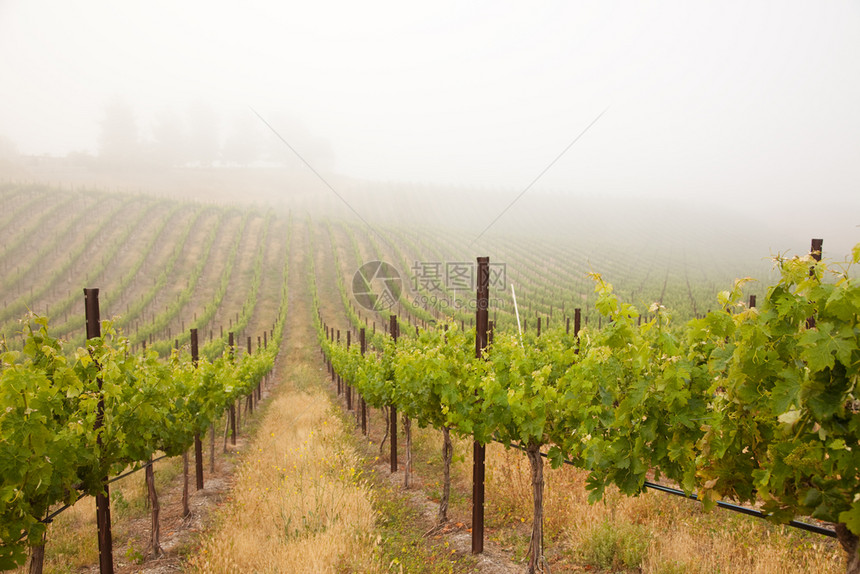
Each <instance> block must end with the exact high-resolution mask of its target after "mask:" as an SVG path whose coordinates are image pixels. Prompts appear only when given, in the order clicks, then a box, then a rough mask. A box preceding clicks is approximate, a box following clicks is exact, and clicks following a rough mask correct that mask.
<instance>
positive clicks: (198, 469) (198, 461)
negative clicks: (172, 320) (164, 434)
mask: <svg viewBox="0 0 860 574" xmlns="http://www.w3.org/2000/svg"><path fill="white" fill-rule="evenodd" d="M199 360H200V348H199V344H198V340H197V329H191V363H192V364H193V365H194V368H195V369H196V368H197V362H198V361H199ZM194 473H195V478H196V479H197V490H203V441H201V440H200V433H199V432H195V433H194Z"/></svg>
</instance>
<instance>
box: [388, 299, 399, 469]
mask: <svg viewBox="0 0 860 574" xmlns="http://www.w3.org/2000/svg"><path fill="white" fill-rule="evenodd" d="M389 319H390V323H389V325H390V326H389V329H388V332H389V333H390V334H391V338H392V339H394V344H395V345H397V315H390V316H389ZM388 425H389V431H388V432H389V434H391V472H397V407H395V406H394V403H391V405H390V406H389V407H388Z"/></svg>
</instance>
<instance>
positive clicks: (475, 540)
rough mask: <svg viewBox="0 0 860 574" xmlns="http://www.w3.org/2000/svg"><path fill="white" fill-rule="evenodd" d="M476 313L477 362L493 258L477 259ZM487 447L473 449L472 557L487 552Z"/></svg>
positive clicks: (486, 315) (484, 338)
mask: <svg viewBox="0 0 860 574" xmlns="http://www.w3.org/2000/svg"><path fill="white" fill-rule="evenodd" d="M476 298H477V301H476V303H477V305H476V311H475V358H478V359H480V358H481V357H482V356H483V354H484V350H485V349H486V348H487V340H488V337H487V335H488V333H487V331H488V330H489V313H488V309H489V299H490V258H489V257H478V289H477V293H476ZM486 454H487V447H486V446H485V445H483V444H481V443H479V442H478V441H474V443H473V445H472V554H481V553H482V552H483V551H484V476H485V471H486Z"/></svg>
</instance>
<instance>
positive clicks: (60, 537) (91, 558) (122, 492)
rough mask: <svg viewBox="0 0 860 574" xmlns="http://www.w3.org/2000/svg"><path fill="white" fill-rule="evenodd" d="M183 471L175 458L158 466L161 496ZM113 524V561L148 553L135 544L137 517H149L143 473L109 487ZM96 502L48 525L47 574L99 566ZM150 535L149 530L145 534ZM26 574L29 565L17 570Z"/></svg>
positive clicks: (87, 500) (87, 501)
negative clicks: (133, 540)
mask: <svg viewBox="0 0 860 574" xmlns="http://www.w3.org/2000/svg"><path fill="white" fill-rule="evenodd" d="M181 472H182V459H181V458H180V457H174V458H169V459H164V460H162V461H159V462H156V463H155V482H156V488H157V489H158V491H159V492H160V493H162V492H163V491H164V490H165V489H166V488H167V487H168V485H169V484H170V483H171V482H172V481H173V480H174V479H175V477H176V476H177V475H179V474H180V473H181ZM110 489H111V490H110V494H111V522H112V532H113V543H114V560H115V562H116V564H117V566H118V567H119V566H120V565H122V564H123V563H127V562H133V561H137V560H139V559H140V558H141V557H142V553H144V552H145V551H146V548H144V547H143V544H140V543H137V546H135V542H132V538H133V537H139V536H138V535H139V534H140V533H139V532H137V531H136V528H137V526H136V525H135V524H133V523H132V522H131V520H132V519H134V518H139V517H141V516H146V514H147V512H148V510H147V509H146V504H147V491H146V484H145V482H144V474H143V472H138V473H134V474H132V475H130V476H128V477H125V478H123V479H121V480H119V481H117V482H114V483H112V484H111V485H110ZM96 533H97V528H96V503H95V499H94V498H93V497H90V496H87V497H83V498H81V499H80V500H78V501H77V502H76V503H75V505H74V506H72V507H70V508H69V509H67V510H65V511H64V512H63V513H61V514H60V515H58V516H57V518H55V519H54V521H53V522H52V523H51V524H50V525H49V526H48V531H47V538H46V540H47V543H46V546H45V549H46V550H45V565H44V571H45V572H46V573H47V574H62V573H67V572H80V571H82V570H85V569H87V568H89V567H91V566H92V565H93V564H94V563H98V559H99V552H98V539H97V535H96ZM144 534H145V536H148V535H149V532H148V530H147V531H146V532H145V533H144ZM15 572H17V573H21V574H22V573H24V572H27V566H26V565H25V566H22V567H20V568H18V569H17V570H15Z"/></svg>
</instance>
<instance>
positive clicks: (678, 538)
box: [414, 430, 845, 574]
mask: <svg viewBox="0 0 860 574" xmlns="http://www.w3.org/2000/svg"><path fill="white" fill-rule="evenodd" d="M414 444H415V446H416V455H415V457H416V460H417V461H419V463H421V464H420V468H419V469H418V470H419V472H421V473H423V476H422V479H423V480H422V482H423V484H424V485H425V486H424V488H425V492H426V493H427V494H428V496H430V497H431V498H435V496H436V490H437V488H438V480H439V477H438V476H437V475H438V474H439V470H438V469H439V463H438V462H437V461H438V459H439V454H438V453H439V451H440V448H441V446H440V445H441V434H440V433H437V432H436V431H432V430H422V431H420V432H419V433H417V435H416V440H415V441H414ZM455 453H456V454H457V455H459V456H460V457H462V461H461V462H459V463H456V464H455V465H454V468H453V473H454V474H453V479H454V487H455V489H456V490H457V491H458V493H457V494H456V495H455V496H454V501H456V503H453V506H454V509H453V510H454V512H455V514H456V518H455V519H456V520H465V521H468V520H469V508H468V505H469V498H470V495H469V493H470V489H471V442H470V441H467V440H459V441H456V444H455ZM486 469H487V470H486V472H487V479H486V510H485V512H486V536H487V539H488V540H489V541H491V542H493V543H495V544H498V545H500V546H501V547H502V548H503V549H505V550H508V551H509V552H511V553H512V554H513V558H514V560H516V561H522V560H524V559H525V552H526V550H527V547H528V537H529V535H530V532H531V515H532V501H531V484H530V478H529V469H528V461H527V459H526V457H525V455H524V453H522V452H521V451H519V450H515V449H509V450H506V449H505V448H504V447H503V446H501V445H498V444H491V445H489V446H488V448H487V466H486ZM585 478H586V473H584V472H582V471H580V470H577V469H574V468H571V467H568V466H565V467H562V468H559V469H551V468H549V465H547V466H545V479H546V487H545V488H546V489H545V492H544V502H545V517H546V519H545V547H546V549H547V557H548V559H549V561H550V564H551V566H552V572H553V574H558V573H564V572H581V571H583V570H588V571H593V572H642V573H645V574H652V573H653V574H680V573H691V574H699V573H712V572H725V573H734V572H745V573H751V574H752V573H755V574H766V573H767V574H770V573H774V574H777V573H778V574H785V573H787V572H792V573H837V572H842V571H844V568H845V566H844V556H843V552H842V550H841V548H839V546H838V544H837V542H836V541H835V540H834V539H829V538H825V537H823V536H820V535H816V534H811V533H806V532H802V531H799V530H796V529H793V528H789V527H784V526H778V525H772V524H770V523H768V522H766V521H763V520H760V519H757V518H753V517H748V516H744V515H739V514H736V513H733V512H729V511H726V510H721V509H715V510H714V511H712V512H705V511H703V510H702V507H701V505H700V504H699V503H697V502H694V501H690V500H686V499H682V498H678V497H674V496H671V495H667V494H663V493H659V492H653V491H646V492H644V493H643V494H641V495H640V496H638V497H627V496H624V495H622V494H620V493H619V492H618V491H617V490H615V489H608V491H607V496H606V497H605V499H604V500H603V501H602V502H598V503H596V504H589V503H588V500H587V499H588V491H586V489H585Z"/></svg>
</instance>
